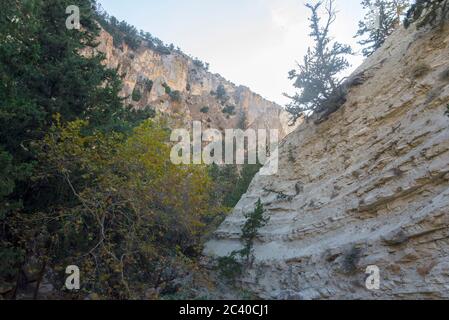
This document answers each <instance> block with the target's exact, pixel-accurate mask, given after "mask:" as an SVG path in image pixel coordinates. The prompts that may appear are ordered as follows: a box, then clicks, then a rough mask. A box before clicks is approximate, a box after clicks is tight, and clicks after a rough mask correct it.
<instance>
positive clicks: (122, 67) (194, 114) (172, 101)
mask: <svg viewBox="0 0 449 320" xmlns="http://www.w3.org/2000/svg"><path fill="white" fill-rule="evenodd" d="M97 50H98V51H100V52H103V53H104V54H105V55H106V60H105V63H106V64H107V65H108V66H109V67H111V68H118V70H119V72H120V74H121V75H123V84H124V86H123V92H122V94H123V96H125V97H127V99H126V103H127V104H128V105H132V106H133V107H135V108H143V107H146V106H151V107H153V108H154V109H155V110H157V111H158V112H161V113H164V114H167V115H169V116H170V118H171V119H172V120H178V125H187V126H188V125H189V124H190V123H191V121H192V120H197V121H202V122H203V123H204V126H205V127H207V128H215V129H232V128H242V129H244V128H254V129H259V128H266V129H279V131H280V132H279V134H280V136H281V137H284V136H285V135H286V134H288V133H290V132H291V131H292V127H290V126H288V116H287V113H286V112H285V111H284V109H283V108H282V107H280V106H279V105H277V104H276V103H273V102H270V101H268V100H266V99H264V98H262V97H261V96H260V95H258V94H255V93H253V92H252V91H251V90H250V89H248V88H247V87H244V86H236V85H234V84H233V83H231V82H229V81H227V80H225V79H224V78H223V77H221V76H220V75H218V74H212V73H210V72H208V71H207V70H206V69H205V68H204V67H203V66H201V65H198V64H197V63H195V61H194V60H193V59H192V58H190V57H188V56H187V55H185V54H183V53H182V52H179V51H172V53H171V54H161V53H159V52H157V51H155V50H152V49H151V48H149V47H148V46H145V42H143V43H142V45H141V46H140V47H139V48H138V49H137V50H132V49H130V48H129V47H128V46H127V45H126V44H125V43H123V44H122V46H120V48H118V47H116V46H114V44H113V37H112V36H111V35H110V34H109V33H107V32H106V31H104V30H102V31H101V34H100V37H99V46H98V48H97ZM219 86H222V87H223V88H224V96H223V97H221V96H219V95H217V89H218V87H219ZM133 92H135V93H136V97H135V99H133V97H132V95H133Z"/></svg>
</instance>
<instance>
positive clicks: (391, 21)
mask: <svg viewBox="0 0 449 320" xmlns="http://www.w3.org/2000/svg"><path fill="white" fill-rule="evenodd" d="M409 3H410V1H409V0H363V1H362V7H363V9H365V10H366V11H367V13H366V15H365V17H364V19H363V20H362V21H360V22H359V30H358V31H357V34H356V37H365V36H366V38H365V39H363V40H360V41H359V44H361V45H362V46H364V49H363V50H362V53H363V55H364V56H370V55H372V54H373V53H374V52H375V51H376V50H377V49H379V48H380V47H381V46H382V45H383V44H384V42H385V40H386V39H387V38H388V37H389V36H390V35H391V34H392V33H393V31H394V30H396V28H397V27H398V26H400V24H401V17H402V15H403V13H404V11H405V10H406V8H407V7H408V6H409Z"/></svg>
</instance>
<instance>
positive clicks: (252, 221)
mask: <svg viewBox="0 0 449 320" xmlns="http://www.w3.org/2000/svg"><path fill="white" fill-rule="evenodd" d="M245 218H246V222H245V224H244V225H243V227H242V229H241V232H242V234H241V236H240V240H241V242H242V243H243V248H242V249H241V250H238V251H233V252H232V253H230V254H229V255H228V256H225V257H221V258H219V259H218V270H219V272H220V275H222V276H224V277H225V278H227V279H228V280H234V279H235V278H236V277H238V276H239V275H241V274H242V272H243V262H246V263H248V262H249V260H250V257H251V256H252V253H253V246H254V240H255V239H256V237H257V234H258V232H259V229H260V228H262V227H264V226H266V224H267V223H268V221H269V220H270V219H269V218H265V217H264V208H263V205H262V202H261V201H260V199H259V200H258V201H257V203H256V207H255V209H254V211H253V212H250V213H248V214H246V215H245ZM240 259H243V261H242V260H240Z"/></svg>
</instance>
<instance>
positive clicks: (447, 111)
mask: <svg viewBox="0 0 449 320" xmlns="http://www.w3.org/2000/svg"><path fill="white" fill-rule="evenodd" d="M444 114H445V115H447V116H448V117H449V104H448V105H447V106H446V112H445V113H444Z"/></svg>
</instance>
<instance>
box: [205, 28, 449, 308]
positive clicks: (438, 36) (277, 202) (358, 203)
mask: <svg viewBox="0 0 449 320" xmlns="http://www.w3.org/2000/svg"><path fill="white" fill-rule="evenodd" d="M448 29H449V28H448V27H446V28H445V30H443V31H429V30H420V31H416V30H414V29H413V28H410V29H409V30H398V31H397V32H396V33H395V34H394V35H393V36H392V37H390V39H389V40H388V41H387V43H386V44H385V45H384V47H383V48H381V49H380V50H379V51H378V52H377V53H376V54H374V55H373V56H372V57H370V58H369V59H368V60H367V61H366V62H365V63H364V64H363V65H362V66H361V67H360V68H359V69H358V70H357V71H356V72H355V74H356V75H360V77H361V78H363V79H362V80H363V81H359V83H358V84H359V85H357V86H353V87H352V88H350V91H349V94H348V97H347V98H348V101H347V102H346V103H345V104H344V105H343V106H342V107H341V108H340V109H339V110H338V111H337V112H335V113H334V114H332V115H331V116H330V118H329V119H328V120H327V121H325V122H322V123H320V124H315V123H313V121H309V122H308V123H303V124H302V125H301V126H300V127H299V128H298V129H297V130H295V131H294V132H293V133H291V134H290V135H289V136H288V137H287V138H286V139H285V141H284V142H283V144H282V145H281V147H280V159H279V161H280V164H279V168H280V169H279V172H278V174H277V175H274V176H256V177H255V179H254V181H253V182H252V184H251V186H250V189H249V191H248V193H247V194H246V195H245V196H244V197H243V198H242V200H241V201H240V203H239V204H238V205H237V207H236V208H235V210H234V212H233V214H232V215H231V216H230V217H228V219H227V220H226V221H225V222H224V223H223V224H222V225H221V227H220V228H219V230H218V231H217V232H216V234H215V237H214V239H212V240H211V241H209V242H208V244H207V247H206V249H205V253H206V254H207V255H209V256H213V257H215V256H224V255H226V254H227V253H229V252H231V251H232V250H235V249H237V248H239V247H240V242H239V236H240V227H241V225H242V223H243V222H244V216H243V214H244V213H246V212H249V211H252V210H253V209H254V205H255V203H256V201H257V200H258V199H259V198H260V199H261V200H262V202H263V204H264V206H265V209H266V212H267V215H269V216H270V218H271V220H270V222H269V223H268V225H267V226H266V227H264V228H262V229H261V230H260V237H259V238H258V240H257V242H256V244H255V252H254V253H255V261H254V263H253V264H252V266H251V267H250V268H249V269H248V271H247V272H246V274H245V275H244V277H243V279H242V282H243V284H244V286H245V287H248V288H251V289H252V290H253V291H255V292H256V293H258V294H259V295H260V296H261V297H263V298H275V299H284V298H285V299H295V298H298V299H372V298H375V299H376V298H386V299H393V298H394V299H407V298H426V299H427V298H429V299H431V298H449V118H448V117H446V116H444V111H445V110H446V106H447V105H448V104H449V59H448V57H449V32H448V31H449V30H448ZM360 82H363V83H362V84H360ZM370 265H376V266H378V267H379V268H380V281H381V282H380V290H373V291H371V290H368V289H367V288H366V287H365V279H366V277H367V275H366V274H365V271H366V268H367V266H370Z"/></svg>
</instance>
